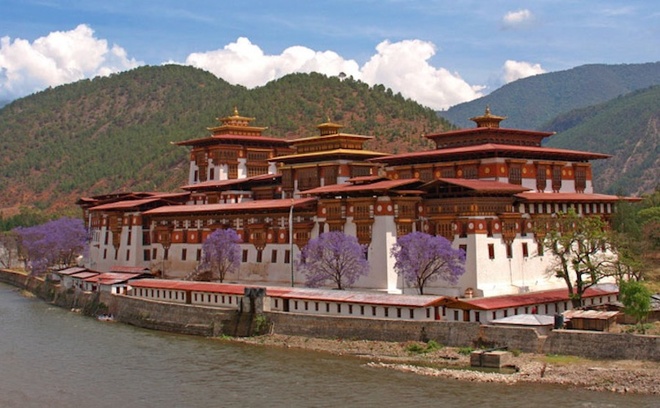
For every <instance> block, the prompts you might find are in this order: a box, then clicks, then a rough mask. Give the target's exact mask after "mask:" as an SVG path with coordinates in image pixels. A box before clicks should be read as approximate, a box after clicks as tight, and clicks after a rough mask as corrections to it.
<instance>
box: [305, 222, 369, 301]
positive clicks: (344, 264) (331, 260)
mask: <svg viewBox="0 0 660 408" xmlns="http://www.w3.org/2000/svg"><path fill="white" fill-rule="evenodd" d="M365 250H366V248H365V246H364V245H360V243H359V242H358V240H357V238H355V237H353V236H349V235H346V234H344V233H342V232H339V231H332V232H326V233H323V234H321V235H319V236H318V237H317V238H314V239H312V240H310V241H309V242H308V243H307V245H306V246H305V247H304V248H303V249H302V251H301V253H300V257H299V259H298V261H297V262H296V267H297V269H298V270H299V271H300V272H301V273H302V274H303V275H305V277H306V278H307V280H306V282H305V284H306V285H307V286H309V287H312V288H315V287H319V286H323V285H327V284H332V285H333V286H335V287H336V288H337V289H345V288H348V287H351V286H352V285H353V284H354V283H355V282H356V281H357V280H358V279H359V278H360V277H361V276H363V275H367V274H368V273H369V262H367V259H366V257H365Z"/></svg>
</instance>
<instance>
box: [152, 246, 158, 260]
mask: <svg viewBox="0 0 660 408" xmlns="http://www.w3.org/2000/svg"><path fill="white" fill-rule="evenodd" d="M151 259H158V249H156V248H154V250H153V251H152V253H151Z"/></svg>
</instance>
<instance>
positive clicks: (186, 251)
mask: <svg viewBox="0 0 660 408" xmlns="http://www.w3.org/2000/svg"><path fill="white" fill-rule="evenodd" d="M187 257H188V250H187V249H186V248H182V249H181V260H182V261H185V260H186V258H187Z"/></svg>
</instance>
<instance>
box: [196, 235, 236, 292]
mask: <svg viewBox="0 0 660 408" xmlns="http://www.w3.org/2000/svg"><path fill="white" fill-rule="evenodd" d="M240 242H241V238H240V237H239V236H238V234H237V233H236V231H234V230H233V229H217V230H215V231H213V232H212V233H211V234H210V235H209V236H208V237H207V238H206V240H205V241H204V243H203V244H202V259H201V260H200V262H199V265H198V267H197V271H196V272H195V273H194V274H193V275H194V276H192V279H194V280H209V281H219V282H223V281H224V280H225V279H226V277H227V275H228V274H230V273H233V272H235V271H237V270H238V268H240V266H241V247H240V246H239V245H238V244H239V243H240Z"/></svg>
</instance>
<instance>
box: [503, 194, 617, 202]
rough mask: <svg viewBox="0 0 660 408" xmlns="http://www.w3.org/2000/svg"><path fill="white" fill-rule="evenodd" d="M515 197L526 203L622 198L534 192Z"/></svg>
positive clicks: (594, 200) (605, 200) (610, 200)
mask: <svg viewBox="0 0 660 408" xmlns="http://www.w3.org/2000/svg"><path fill="white" fill-rule="evenodd" d="M516 197H518V198H521V199H523V200H526V201H534V202H548V201H558V202H571V201H586V202H616V201H619V200H621V199H622V197H618V196H613V195H606V194H585V193H536V192H527V193H520V194H516Z"/></svg>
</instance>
